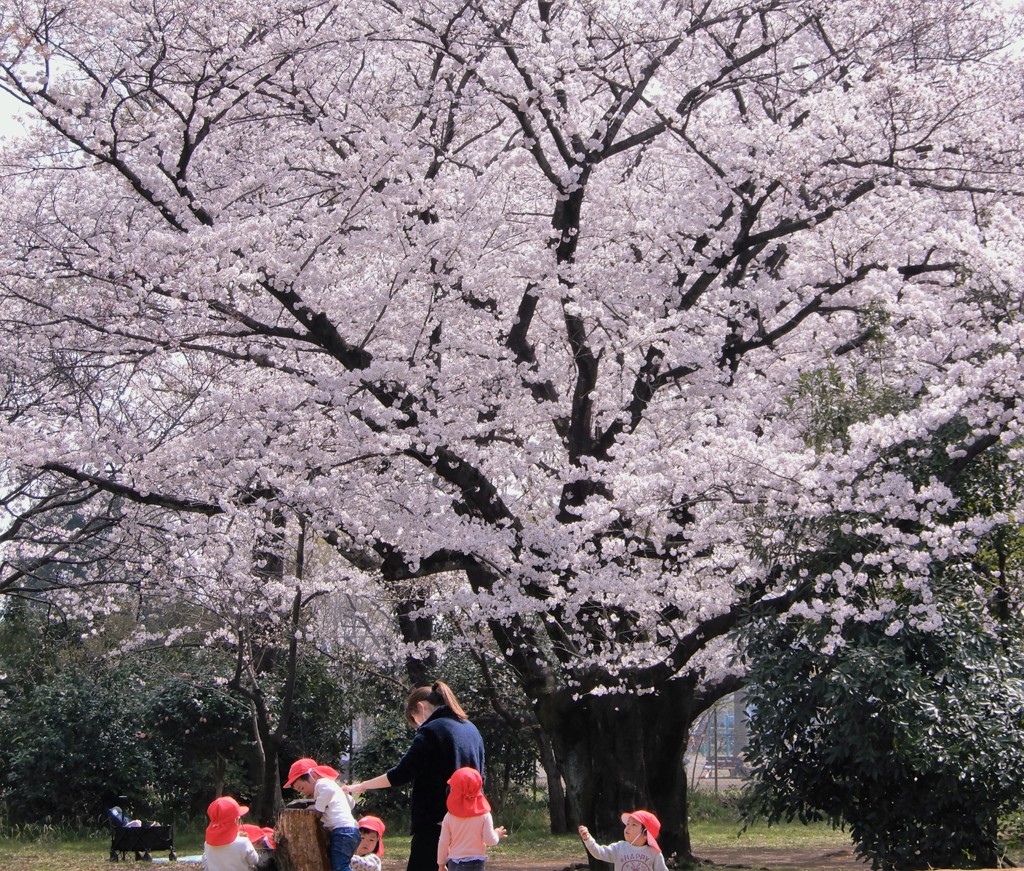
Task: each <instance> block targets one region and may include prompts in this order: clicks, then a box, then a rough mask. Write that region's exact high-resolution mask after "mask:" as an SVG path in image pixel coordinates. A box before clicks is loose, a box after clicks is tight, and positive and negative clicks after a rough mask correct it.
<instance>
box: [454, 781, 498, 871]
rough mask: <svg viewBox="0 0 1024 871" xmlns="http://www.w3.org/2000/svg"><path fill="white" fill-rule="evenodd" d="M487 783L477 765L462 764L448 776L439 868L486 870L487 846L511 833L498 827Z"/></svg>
mask: <svg viewBox="0 0 1024 871" xmlns="http://www.w3.org/2000/svg"><path fill="white" fill-rule="evenodd" d="M483 785H484V779H483V777H482V776H481V774H480V772H479V771H477V770H476V769H475V768H469V767H466V768H459V769H457V770H456V772H455V773H454V774H453V775H452V776H451V777H449V778H448V786H449V787H450V792H449V793H448V800H447V805H448V813H446V814H445V815H444V819H443V820H442V821H441V840H440V841H438V843H437V868H438V871H445V869H446V868H447V871H483V867H484V862H486V861H487V848H488V847H493V846H494V845H495V844H497V843H498V841H500V840H501V839H502V838H504V837H507V836H508V832H506V831H505V827H504V826H498V828H494V821H493V820H492V819H491V803H490V802H489V801H487V799H486V797H485V796H484V793H483Z"/></svg>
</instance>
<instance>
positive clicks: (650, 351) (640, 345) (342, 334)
mask: <svg viewBox="0 0 1024 871" xmlns="http://www.w3.org/2000/svg"><path fill="white" fill-rule="evenodd" d="M5 16H6V17H5V20H4V26H3V28H2V29H0V33H2V36H0V81H2V86H3V87H4V88H5V89H6V90H7V91H8V92H9V93H10V94H12V95H14V96H15V97H16V98H17V99H19V100H21V101H22V103H23V104H24V106H25V107H26V108H27V109H30V110H32V111H33V112H34V113H35V115H36V117H37V118H38V119H39V120H40V123H39V125H38V126H37V128H36V130H35V133H34V135H33V136H32V137H31V138H28V139H26V140H23V141H21V142H20V143H19V144H18V145H17V146H15V147H14V148H12V149H10V150H9V151H8V152H7V154H6V155H5V157H4V158H3V160H4V167H5V169H4V172H3V178H2V182H0V184H2V185H3V194H4V196H3V197H2V198H0V202H2V205H0V209H2V218H0V220H2V222H3V226H4V230H5V238H6V239H8V240H9V241H8V242H7V243H6V245H5V249H4V251H3V254H2V262H0V292H2V294H3V305H2V306H0V349H2V350H3V351H4V352H5V353H3V354H0V359H2V360H3V361H4V363H3V364H2V365H4V367H5V370H4V374H5V376H6V377H7V378H8V380H9V382H10V383H12V384H15V385H17V388H16V389H14V390H12V391H10V392H9V394H8V402H9V410H7V409H5V411H6V412H7V413H6V424H5V426H4V427H3V428H0V446H2V448H3V450H2V452H0V453H2V454H3V455H4V456H6V457H8V463H9V466H8V471H7V473H6V474H7V479H6V480H9V481H11V482H17V481H22V480H32V481H33V482H37V483H36V484H35V486H36V487H37V489H38V492H40V493H43V494H47V493H51V492H63V491H64V490H66V489H67V488H69V487H75V486H78V487H82V488H85V491H86V492H88V493H90V494H92V493H94V494H95V495H93V496H91V498H90V501H92V500H93V499H95V500H103V499H109V498H111V497H112V496H117V497H118V498H119V499H121V500H122V501H123V504H124V506H125V507H124V509H123V512H122V513H121V514H120V515H119V516H118V518H117V528H118V532H119V534H120V535H123V536H124V537H125V539H126V540H127V541H132V542H137V543H138V544H136V545H135V547H134V548H132V549H131V551H130V552H132V553H137V554H140V557H141V556H144V555H145V554H146V553H148V552H150V549H148V548H146V547H144V546H142V542H144V541H147V540H150V539H153V538H156V539H159V540H160V549H159V550H158V551H157V552H159V553H168V554H169V556H168V558H167V560H166V564H167V565H169V566H174V567H186V568H187V567H188V566H189V564H190V563H191V562H192V561H199V562H200V563H202V564H205V565H210V566H218V567H220V566H222V565H223V564H224V562H225V560H226V559H228V558H229V557H230V558H238V555H241V554H244V555H245V559H248V560H250V561H251V558H252V548H253V547H254V546H256V545H260V546H262V544H263V542H264V540H265V539H264V537H272V536H273V535H275V534H277V533H278V532H279V528H278V527H277V525H276V523H275V520H274V518H279V517H284V518H286V522H293V519H295V518H300V517H301V518H302V522H303V523H305V524H306V525H307V529H308V531H309V534H310V536H311V537H312V536H317V537H320V538H321V539H322V540H323V541H324V542H327V543H329V544H331V546H332V547H334V548H335V549H336V550H337V552H338V553H339V554H340V555H342V556H343V557H344V558H346V559H347V560H349V561H350V562H351V564H352V565H353V566H354V567H356V568H357V569H358V570H359V573H360V574H359V576H358V578H356V579H355V581H354V582H355V583H356V584H359V585H363V584H366V585H367V595H368V596H369V595H378V594H374V593H371V592H370V589H369V586H370V584H371V582H372V581H373V580H374V579H377V580H379V582H380V585H381V588H382V590H383V593H381V594H379V595H380V596H381V597H382V598H385V597H386V598H388V599H389V600H391V601H396V602H399V603H402V604H401V609H402V610H401V613H402V617H403V620H404V621H405V622H404V628H405V630H406V631H407V634H406V636H405V637H406V638H407V639H408V640H416V641H418V642H419V643H421V644H422V645H423V655H424V656H425V657H426V659H423V660H420V661H421V662H425V663H429V662H430V656H431V655H432V652H431V651H432V647H433V639H432V637H431V634H430V631H429V630H430V629H431V626H430V618H431V615H434V614H438V613H446V612H450V611H451V610H453V609H454V608H460V609H462V611H463V612H464V613H465V620H464V621H463V623H462V626H463V628H464V630H465V633H466V637H467V640H468V641H469V642H471V643H472V642H476V641H478V640H479V639H480V638H482V637H483V636H484V635H485V634H486V635H488V636H489V637H490V639H491V640H492V641H493V642H494V643H495V646H496V649H497V650H499V651H500V652H501V654H502V656H503V657H504V658H505V660H506V663H507V664H508V665H509V666H510V667H511V669H512V670H513V671H514V673H515V674H516V675H517V679H518V680H519V682H520V685H521V687H522V690H523V692H524V693H525V695H526V697H527V698H529V699H530V700H531V703H532V705H533V709H534V714H535V716H536V717H537V719H538V721H539V723H540V724H541V726H542V728H543V729H544V731H545V732H546V734H547V735H548V737H549V738H550V741H551V747H552V749H553V753H554V757H555V759H556V760H557V764H558V766H559V769H560V771H561V774H562V777H563V779H564V782H565V784H566V806H567V807H568V809H569V816H570V818H571V819H572V820H573V821H579V822H585V823H587V824H588V825H590V826H591V828H592V829H593V830H594V831H595V832H596V833H597V834H598V835H602V836H603V835H610V834H612V833H614V832H616V831H617V830H618V828H619V823H618V813H619V812H620V810H621V809H622V808H623V807H629V806H637V805H644V806H651V807H652V808H653V809H654V810H655V811H656V812H657V813H658V814H659V816H661V817H662V819H664V820H665V823H666V826H665V830H664V832H663V838H662V843H663V845H664V846H665V848H666V850H667V852H669V853H673V852H678V853H679V854H682V855H687V854H689V853H690V852H691V851H690V843H689V836H688V832H687V828H686V818H687V813H686V793H685V785H686V772H685V771H684V769H683V753H684V749H685V746H686V738H687V733H688V729H689V726H690V723H692V722H693V720H694V718H695V717H697V716H698V715H699V714H700V712H701V711H702V710H705V709H706V708H707V707H708V706H709V705H711V704H713V703H714V701H715V700H717V699H718V698H720V697H721V696H722V695H723V694H725V693H727V692H729V691H730V690H731V689H733V688H735V687H736V686H737V685H738V684H739V682H740V679H741V677H740V668H739V666H738V665H736V664H735V661H734V660H733V658H732V656H731V652H732V649H731V637H732V633H733V631H734V630H735V629H736V628H737V626H739V625H740V624H741V623H742V621H743V620H745V619H746V617H747V616H748V615H749V614H751V613H752V612H753V611H754V610H755V609H756V610H757V611H758V613H760V614H763V615H782V614H785V613H786V612H787V610H788V609H789V608H790V607H791V606H792V605H794V604H795V603H800V602H809V603H810V604H809V606H810V607H812V608H813V609H820V610H822V611H828V612H830V613H832V614H835V615H837V621H839V622H840V623H843V622H845V621H848V620H851V619H854V618H855V617H857V616H858V615H860V616H863V617H866V618H867V619H876V615H878V614H880V613H881V614H884V613H887V609H888V608H889V607H890V606H891V607H893V608H897V609H899V608H904V607H906V606H908V605H909V604H910V603H913V607H912V608H908V610H907V613H906V615H905V624H906V625H907V626H908V627H909V628H910V629H911V630H913V629H921V630H925V629H928V628H929V627H931V626H933V625H935V624H936V621H937V617H938V614H937V611H936V606H935V603H934V600H933V599H929V598H928V597H927V595H926V594H925V592H924V591H926V589H927V587H928V585H929V582H930V580H931V577H932V571H931V567H932V565H933V564H936V563H941V562H944V561H946V560H948V559H949V558H950V557H960V556H962V555H963V554H966V553H970V552H972V551H973V550H974V548H975V540H976V538H977V537H978V534H979V530H984V529H985V528H986V527H987V526H988V525H989V523H990V520H991V518H990V516H989V511H990V509H989V508H986V507H983V506H981V505H980V504H979V506H978V507H977V510H976V513H975V515H974V516H972V517H970V518H967V519H964V518H963V517H957V519H956V521H955V522H952V521H951V520H950V516H949V512H950V510H951V509H952V507H953V506H954V505H955V504H956V496H955V494H954V493H953V491H952V489H951V487H952V485H953V484H954V483H955V482H956V480H957V479H958V477H959V476H960V475H962V474H963V472H964V471H965V470H966V469H967V468H968V467H969V466H970V465H971V463H972V462H974V461H976V460H977V459H978V458H980V457H981V456H983V455H984V454H985V453H986V452H987V451H988V450H989V449H991V448H992V447H993V446H995V445H999V444H1003V443H1005V444H1006V446H1007V447H1008V448H1011V449H1016V446H1015V443H1014V439H1015V438H1016V434H1017V433H1018V432H1019V425H1020V401H1019V398H1020V395H1021V377H1022V375H1021V372H1022V367H1021V365H1020V363H1021V340H1020V335H1021V331H1020V325H1021V320H1020V319H1021V313H1020V310H1019V307H1018V308H1017V309H1013V308H1012V307H1007V308H1006V309H1005V313H1006V316H1005V318H1004V319H1002V320H996V319H993V318H991V317H989V308H990V306H991V300H992V298H993V296H995V297H997V298H1003V297H1012V296H1013V294H1014V293H1015V289H1016V288H1019V287H1020V278H1021V276H1020V264H1021V263H1022V262H1024V260H1022V257H1021V245H1022V244H1024V243H1022V239H1024V233H1022V232H1021V227H1020V210H1019V193H1020V191H1021V190H1022V189H1024V188H1022V185H1021V181H1022V179H1021V166H1022V165H1024V160H1022V159H1021V158H1022V154H1021V142H1020V132H1019V123H1018V120H1019V117H1020V112H1021V108H1022V107H1021V94H1020V88H1019V81H1020V79H1019V62H1018V61H1017V60H1015V59H1013V58H1011V57H1009V56H1008V54H1007V52H1006V47H1007V46H1009V45H1010V44H1011V43H1012V41H1013V39H1014V38H1015V36H1016V32H1015V30H1014V28H1013V27H1011V26H1009V24H1010V20H1009V19H1008V17H1007V16H1006V14H1005V12H1004V11H1003V10H1002V8H1001V7H997V6H996V5H995V4H992V5H988V4H985V3H973V2H972V3H964V4H960V5H958V6H957V7H956V8H955V9H953V8H951V7H950V6H949V5H948V4H947V3H945V2H939V0H926V2H921V3H915V4H913V7H912V8H899V9H895V8H893V7H892V6H891V5H890V6H886V5H879V4H875V3H870V2H865V0H845V2H837V3H830V4H825V5H823V4H821V3H819V2H816V0H792V2H789V0H787V2H778V0H764V2H754V3H750V2H743V3H740V2H731V0H715V2H711V3H706V2H701V3H689V2H685V0H684V2H679V3H669V4H664V3H654V2H638V3H630V4H614V5H607V6H604V5H600V4H597V5H595V4H591V3H587V2H576V0H568V2H559V3H550V2H547V0H538V2H535V3H514V2H500V0H498V2H480V3H470V4H467V3H464V2H461V0H454V2H447V0H444V2H441V3H431V4H425V3H424V4H418V3H414V4H412V5H403V6H401V7H399V6H396V5H394V4H393V3H389V2H386V0H380V2H375V0H366V2H359V3H350V4H346V6H345V8H344V9H341V8H340V7H335V6H333V5H330V4H321V3H318V2H315V0H311V2H308V3H300V4H298V5H296V4H295V3H291V2H289V3H277V2H269V3H267V2H264V3H259V4H254V3H251V2H248V0H230V2H228V3H227V4H226V5H225V4H219V5H218V7H217V8H216V9H212V8H209V7H208V5H206V4H203V3H199V2H192V0H173V2H172V0H166V2H164V0H157V2H156V3H154V4H150V5H148V6H147V7H146V8H145V9H143V8H142V7H139V8H127V7H125V6H124V5H123V4H114V3H108V2H104V0H93V2H90V3H81V4H73V5H68V6H66V7H65V6H59V7H55V6H53V5H52V4H51V3H48V2H47V3H43V2H31V0H26V2H24V3H21V4H19V5H18V6H17V7H15V8H14V9H13V10H10V11H8V12H6V13H5ZM26 335H31V337H32V342H31V343H26V342H25V341H24V337H25V336H26ZM869 340H876V341H877V342H881V343H882V344H883V347H884V356H883V357H882V358H881V360H877V356H876V355H877V349H876V348H875V347H874V343H873V342H871V341H869ZM868 346H872V347H870V349H869V348H868ZM869 353H870V354H871V355H872V356H871V358H870V360H869V359H868V357H867V355H868V354H869ZM876 360H877V362H878V365H880V366H883V367H884V372H885V376H886V381H887V383H888V384H889V385H890V386H891V388H892V390H894V391H895V392H897V393H898V394H900V395H902V396H904V397H905V402H904V405H903V406H902V407H901V409H900V410H899V411H898V412H897V413H888V412H887V413H881V412H879V413H876V414H873V415H871V416H869V417H868V418H867V419H865V420H863V421H861V422H860V423H859V424H858V425H856V426H852V427H850V428H849V429H848V431H847V435H846V437H845V438H844V439H839V440H835V441H834V442H833V443H831V444H829V445H828V446H827V447H826V448H825V449H820V448H819V449H814V448H813V447H810V446H808V444H807V443H806V441H805V440H804V431H803V430H802V429H801V427H799V426H798V425H794V424H793V423H792V422H791V421H790V418H789V415H790V411H791V408H790V402H791V400H792V398H793V396H794V395H796V394H797V393H798V392H799V390H800V386H801V382H802V378H803V377H804V375H805V373H807V372H808V371H811V370H818V369H820V368H821V365H822V363H823V361H828V362H829V363H831V364H833V365H834V366H835V367H837V369H838V370H839V372H840V374H841V375H842V376H843V377H846V376H847V373H854V372H862V371H864V370H865V366H866V365H867V363H869V362H870V361H876ZM86 385H87V387H88V389H83V387H84V386H86ZM951 423H958V424H962V426H960V427H959V429H957V435H956V436H955V437H952V438H950V439H949V440H947V441H946V442H945V444H946V447H947V449H948V450H947V453H946V454H945V455H944V456H936V464H935V466H934V467H933V468H932V469H931V471H930V472H929V473H928V475H927V476H926V477H924V478H921V477H918V476H916V475H913V474H909V473H907V472H906V471H905V470H904V469H902V468H901V466H900V465H899V464H898V463H895V464H894V463H892V462H890V460H891V458H892V455H893V454H894V453H896V454H900V453H901V452H902V451H903V450H904V448H906V449H907V450H911V449H913V448H914V446H915V445H916V443H917V442H918V440H920V439H921V438H923V437H926V436H927V435H928V434H929V433H932V432H934V431H936V430H938V429H941V428H943V427H946V426H948V425H950V424H951ZM996 473H997V474H1002V472H1001V470H999V469H997V470H996ZM8 492H14V488H13V486H12V487H11V488H8ZM40 498H42V497H40ZM23 503H24V500H19V499H18V498H12V499H9V500H8V506H9V508H8V512H9V515H10V518H11V519H10V520H9V525H8V526H7V528H8V529H10V530H12V532H11V533H10V534H9V535H8V541H7V543H6V545H5V557H4V558H5V560H6V562H7V563H9V564H11V565H15V566H18V567H23V566H28V565H31V564H32V561H33V560H37V559H39V557H40V552H41V550H42V548H41V547H40V545H39V542H40V541H41V540H43V539H44V538H45V536H44V532H45V529H46V527H45V524H41V525H39V526H32V527H30V526H28V525H26V524H23V523H22V524H19V523H18V520H17V518H19V517H21V516H22V514H23V513H24V511H25V510H27V509H25V508H24V507H23ZM1014 510H1016V507H1015V508H1014ZM96 514H97V516H100V515H101V512H100V511H98V510H97V511H96ZM254 532H256V533H259V534H254ZM57 540H58V541H59V540H60V539H57ZM51 549H52V548H51ZM50 558H51V559H53V558H54V557H52V556H51V557H50ZM139 562H140V566H139V567H140V569H141V570H142V571H144V572H149V573H151V574H159V573H160V572H161V571H163V568H164V567H163V566H157V565H150V564H147V563H146V561H145V559H144V558H140V560H139ZM886 566H888V567H890V568H889V569H888V570H887V571H886V572H885V579H884V581H882V582H880V583H879V584H878V586H879V592H878V595H877V596H874V597H871V598H870V599H869V598H865V597H864V596H861V595H860V591H861V590H862V589H863V588H864V587H865V586H870V585H873V584H876V578H877V577H878V573H877V571H876V567H886ZM19 570H20V569H19ZM242 576H243V574H241V573H239V574H232V573H229V574H228V576H227V578H226V579H224V578H222V573H221V572H220V570H219V569H218V571H217V572H210V573H209V574H208V577H209V578H210V585H211V586H212V585H214V584H216V585H219V586H222V587H224V588H227V589H228V590H230V585H231V584H233V583H235V582H236V579H237V578H240V577H242ZM353 577H354V576H353ZM166 580H167V583H168V589H172V588H173V586H174V583H175V582H176V580H177V579H176V578H175V576H174V575H173V573H171V572H166ZM265 582H266V583H268V584H270V585H271V586H272V585H273V583H274V581H273V580H272V579H270V578H267V579H265ZM905 591H909V592H908V594H907V595H905ZM229 595H233V593H231V592H229ZM413 635H415V638H413V637H412V636H413Z"/></svg>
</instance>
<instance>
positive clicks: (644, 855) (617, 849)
mask: <svg viewBox="0 0 1024 871" xmlns="http://www.w3.org/2000/svg"><path fill="white" fill-rule="evenodd" d="M622 824H623V825H624V826H625V827H626V831H625V840H623V841H617V842H616V843H614V844H609V845H607V846H603V845H601V844H599V843H597V841H595V840H594V839H593V838H592V837H591V836H590V832H589V831H588V830H587V827H586V826H580V837H581V838H582V839H583V844H584V845H585V846H586V848H587V852H588V853H590V855H591V856H593V857H594V858H595V859H600V860H601V861H602V862H612V863H614V865H615V871H622V869H624V868H629V869H630V871H668V868H667V867H666V866H665V857H664V856H662V855H661V847H659V846H658V842H657V841H656V840H655V838H657V837H658V832H660V831H661V823H660V822H659V821H658V818H657V817H656V816H655V815H654V814H652V813H651V812H650V811H631V812H630V813H628V814H623V815H622Z"/></svg>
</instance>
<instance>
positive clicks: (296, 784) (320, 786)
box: [284, 759, 359, 871]
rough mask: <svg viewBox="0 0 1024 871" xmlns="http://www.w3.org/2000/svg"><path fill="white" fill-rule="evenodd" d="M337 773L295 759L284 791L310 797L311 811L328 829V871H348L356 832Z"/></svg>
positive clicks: (323, 766) (355, 841) (355, 842)
mask: <svg viewBox="0 0 1024 871" xmlns="http://www.w3.org/2000/svg"><path fill="white" fill-rule="evenodd" d="M337 777H338V772H337V771H335V770H334V769H333V768H331V767H330V766H328V765H318V764H317V762H316V760H315V759H297V760H296V761H295V762H293V763H292V766H291V768H289V769H288V779H287V780H286V781H285V784H284V785H285V788H286V789H287V788H288V787H289V786H290V787H293V788H294V789H295V791H296V792H298V793H300V794H301V795H303V796H305V797H306V798H309V797H310V796H312V797H313V808H314V809H315V810H317V811H319V813H320V822H321V823H322V824H323V827H324V828H325V829H327V842H328V853H329V855H330V857H331V871H351V868H352V865H351V862H352V856H353V855H354V854H355V852H356V847H358V846H359V828H358V827H357V826H356V818H355V817H354V816H353V815H352V806H353V804H354V800H353V799H351V798H349V797H348V796H347V795H346V794H345V793H344V792H342V790H341V784H340V783H338V781H337V780H336V778H337Z"/></svg>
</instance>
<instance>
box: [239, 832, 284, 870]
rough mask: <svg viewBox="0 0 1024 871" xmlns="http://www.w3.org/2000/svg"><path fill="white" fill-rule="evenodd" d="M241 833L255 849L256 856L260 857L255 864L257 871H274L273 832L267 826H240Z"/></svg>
mask: <svg viewBox="0 0 1024 871" xmlns="http://www.w3.org/2000/svg"><path fill="white" fill-rule="evenodd" d="M242 831H243V832H245V836H246V837H247V838H248V839H249V840H250V841H251V842H252V845H253V846H254V847H255V848H256V855H257V856H259V857H260V860H259V862H258V863H257V864H256V869H257V871H276V869H277V863H276V862H275V861H274V847H275V844H274V830H273V829H272V828H270V827H269V826H253V825H248V824H243V825H242Z"/></svg>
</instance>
